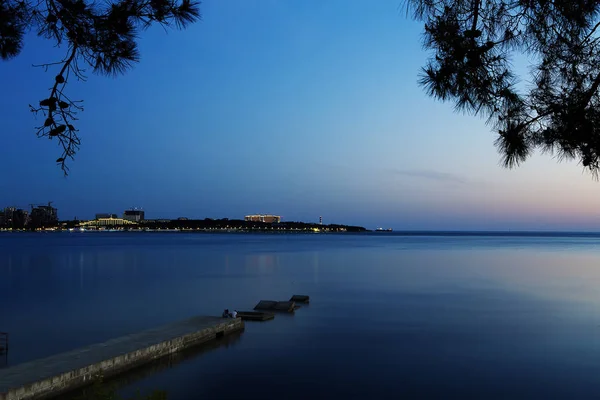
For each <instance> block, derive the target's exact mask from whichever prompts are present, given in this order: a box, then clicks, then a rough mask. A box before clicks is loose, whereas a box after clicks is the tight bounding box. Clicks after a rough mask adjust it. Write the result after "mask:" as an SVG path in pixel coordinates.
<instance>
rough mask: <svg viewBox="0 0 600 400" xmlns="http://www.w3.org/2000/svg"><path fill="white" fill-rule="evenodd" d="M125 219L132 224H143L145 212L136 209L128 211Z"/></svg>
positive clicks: (124, 216)
mask: <svg viewBox="0 0 600 400" xmlns="http://www.w3.org/2000/svg"><path fill="white" fill-rule="evenodd" d="M123 219H126V220H127V221H132V222H142V221H143V220H144V211H143V210H137V209H135V208H134V209H131V210H126V211H125V212H124V213H123Z"/></svg>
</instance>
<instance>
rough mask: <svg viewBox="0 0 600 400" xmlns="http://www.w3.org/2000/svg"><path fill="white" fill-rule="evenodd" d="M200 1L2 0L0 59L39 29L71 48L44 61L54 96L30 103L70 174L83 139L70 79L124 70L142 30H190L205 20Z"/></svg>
mask: <svg viewBox="0 0 600 400" xmlns="http://www.w3.org/2000/svg"><path fill="white" fill-rule="evenodd" d="M199 5H200V3H199V2H196V1H193V0H106V1H105V2H94V1H91V0H90V1H87V0H0V57H2V59H4V60H9V59H11V58H13V57H16V56H17V55H18V54H19V53H20V51H21V49H22V47H23V41H24V38H25V35H26V34H27V33H28V32H30V31H32V30H33V31H36V32H37V33H38V35H39V36H42V37H44V38H46V39H48V40H50V41H52V42H54V44H55V45H56V46H57V47H62V48H64V49H65V50H66V53H65V56H64V58H63V59H62V60H61V61H58V62H53V63H46V64H41V65H39V66H40V67H44V68H45V69H46V70H48V69H50V68H51V67H55V68H56V69H57V70H58V74H57V75H56V76H55V77H54V82H53V85H52V88H50V93H49V95H48V96H47V97H46V98H44V99H43V100H41V101H40V102H39V105H38V106H32V105H29V107H30V109H31V111H32V112H33V113H35V114H38V113H41V114H42V115H43V117H44V123H43V125H42V126H40V127H38V128H36V129H37V135H38V136H39V137H48V138H50V139H57V140H58V142H59V144H60V146H61V149H62V154H61V156H60V158H58V159H57V160H56V162H57V163H58V164H59V165H60V166H61V168H62V170H63V171H64V173H65V174H67V172H68V167H67V165H66V161H67V160H68V159H73V156H74V155H75V153H76V151H77V150H78V149H79V145H80V139H79V136H78V133H77V132H78V130H77V129H76V128H75V126H74V125H73V124H74V121H76V120H77V113H78V112H79V111H82V110H83V108H82V106H81V101H76V100H72V99H71V98H69V97H68V96H67V94H66V93H65V89H66V86H67V83H68V82H69V79H73V78H75V79H79V80H85V75H84V72H85V68H86V66H87V67H89V68H91V69H92V71H93V72H95V73H98V74H103V75H118V74H122V73H124V72H125V71H126V70H127V69H128V68H129V67H130V66H131V65H132V64H133V63H135V62H137V61H138V60H139V53H138V47H137V42H136V40H137V37H138V33H139V30H140V29H144V28H148V27H149V26H151V25H152V24H154V23H157V24H160V25H162V26H164V27H169V26H174V27H176V28H185V27H186V26H187V25H188V24H189V23H192V22H195V21H197V20H198V19H199V18H200V11H199Z"/></svg>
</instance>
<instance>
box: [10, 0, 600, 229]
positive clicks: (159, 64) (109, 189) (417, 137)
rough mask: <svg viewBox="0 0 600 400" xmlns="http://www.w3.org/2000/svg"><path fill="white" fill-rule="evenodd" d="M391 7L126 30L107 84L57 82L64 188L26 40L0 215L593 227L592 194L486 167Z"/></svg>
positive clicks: (268, 5)
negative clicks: (70, 106) (67, 149)
mask: <svg viewBox="0 0 600 400" xmlns="http://www.w3.org/2000/svg"><path fill="white" fill-rule="evenodd" d="M402 4H403V1H400V0H392V1H384V0H381V1H367V0H364V1H359V0H355V1H341V0H328V1H320V0H310V1H294V0H290V1H283V0H281V1H278V0H270V1H269V0H244V1H242V0H236V1H233V0H219V1H217V0H206V1H204V2H203V4H202V13H203V20H202V22H200V23H197V24H195V25H193V26H191V27H190V28H188V29H187V30H185V31H169V32H168V33H165V31H164V30H163V29H162V28H152V29H150V30H148V31H145V32H143V33H142V35H141V38H140V51H141V56H142V60H141V63H139V64H137V65H136V66H135V67H134V68H133V69H132V70H131V71H129V72H128V73H127V74H126V75H124V76H119V77H117V78H106V77H101V76H96V75H93V74H90V75H89V79H88V81H87V82H73V83H71V85H70V86H71V87H70V90H71V94H72V97H73V98H77V99H79V98H81V99H84V100H85V103H84V105H85V112H83V113H81V114H80V121H79V128H80V130H81V132H80V133H81V137H82V146H81V150H80V151H79V153H78V154H77V156H76V160H75V161H74V162H71V164H70V167H71V172H70V175H69V177H68V178H64V177H63V176H62V174H61V171H60V169H59V168H58V167H55V164H54V160H55V159H56V158H57V157H58V156H59V155H60V153H59V149H58V148H57V144H56V143H55V142H51V141H49V140H40V139H37V138H36V137H35V134H34V126H36V125H37V124H38V123H39V121H36V120H35V119H34V117H33V116H32V115H31V114H30V113H29V111H28V107H27V105H28V104H29V103H32V104H34V103H36V102H37V101H39V100H40V99H42V98H44V95H46V94H47V91H46V90H47V88H49V87H50V86H51V83H52V77H53V76H54V74H55V71H50V72H47V73H46V72H44V71H43V70H42V69H40V68H34V67H32V64H39V63H42V62H48V61H54V60H58V59H60V58H61V55H62V54H63V53H62V50H61V49H55V48H53V47H52V44H51V43H49V42H48V43H46V42H45V41H44V40H41V39H39V38H36V37H35V35H31V37H30V39H29V40H28V41H27V43H26V46H25V48H24V51H23V52H22V54H21V55H20V56H19V57H18V58H16V59H14V60H11V61H9V62H2V63H0V85H1V87H2V88H3V90H2V93H3V95H2V96H0V107H1V110H2V121H3V128H2V136H1V138H2V143H3V144H2V146H1V147H0V148H1V154H2V157H0V168H2V170H3V171H4V173H3V174H2V179H1V180H0V203H1V204H0V205H12V204H14V205H18V206H21V207H28V204H29V203H43V202H47V201H50V200H52V201H54V204H55V205H56V206H57V207H58V208H59V215H60V217H61V218H65V219H70V218H73V217H75V216H77V217H79V218H82V219H86V218H92V217H93V215H94V213H97V212H113V213H121V212H122V211H123V210H124V209H126V208H129V207H132V206H138V207H143V208H144V209H145V210H146V214H147V216H148V217H149V218H174V217H179V216H188V217H196V218H204V217H213V218H218V217H229V218H236V217H242V216H243V215H244V214H247V213H256V212H260V213H274V214H279V215H282V216H283V218H284V219H286V220H304V221H316V220H318V217H319V216H320V215H322V216H323V218H324V222H327V223H329V222H334V223H348V224H360V225H363V226H366V227H368V228H374V227H377V226H386V227H387V226H391V227H393V228H395V229H459V230H460V229H493V230H494V229H541V230H548V229H565V230H597V229H598V227H600V209H599V207H598V200H597V199H598V198H599V194H600V186H599V185H600V184H599V183H597V182H595V181H593V180H592V179H591V177H590V176H589V174H587V173H585V172H583V170H582V168H581V166H579V165H577V164H576V163H574V162H573V163H560V164H558V163H556V162H555V160H553V159H552V158H551V157H550V156H547V155H537V156H535V157H533V158H532V159H531V160H530V161H529V162H528V163H526V164H525V165H524V166H522V167H520V168H519V169H516V170H506V169H503V168H502V167H500V166H499V163H498V161H499V156H498V154H497V153H496V150H495V148H494V146H493V141H494V139H495V137H494V134H493V133H491V132H490V130H489V129H488V127H486V126H485V124H484V121H482V120H480V119H478V118H473V117H470V116H465V115H460V114H456V113H454V112H453V106H452V104H442V103H439V102H437V101H435V100H433V99H431V98H428V97H427V96H426V95H425V94H424V91H423V90H422V89H421V88H420V87H419V86H418V85H417V79H418V72H419V68H420V67H421V66H422V65H424V63H425V60H426V58H427V54H426V53H425V52H424V51H423V50H422V47H421V43H420V34H421V29H422V26H421V25H420V24H419V23H416V22H414V21H412V20H410V19H408V18H407V17H406V14H405V10H404V9H403V6H402Z"/></svg>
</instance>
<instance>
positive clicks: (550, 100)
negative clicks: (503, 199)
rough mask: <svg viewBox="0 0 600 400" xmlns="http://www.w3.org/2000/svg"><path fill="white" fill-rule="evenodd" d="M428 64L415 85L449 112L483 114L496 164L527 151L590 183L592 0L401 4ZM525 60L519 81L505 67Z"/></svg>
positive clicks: (598, 42) (598, 98) (596, 141)
mask: <svg viewBox="0 0 600 400" xmlns="http://www.w3.org/2000/svg"><path fill="white" fill-rule="evenodd" d="M407 5H408V9H409V11H411V12H413V13H414V14H413V15H414V18H415V19H417V20H419V21H423V22H424V24H425V29H424V35H423V38H424V39H423V43H424V46H425V48H426V49H429V50H430V51H431V57H430V59H429V60H428V62H427V64H426V66H425V67H424V68H423V71H422V76H421V79H420V83H421V84H422V85H423V87H424V88H425V89H426V91H427V93H428V94H429V95H431V96H433V97H434V98H437V99H440V100H442V101H450V102H453V103H454V105H455V107H456V109H457V110H460V111H464V112H468V113H472V114H479V115H484V116H485V117H487V118H488V122H489V123H490V124H491V125H492V126H493V128H494V130H495V131H496V132H497V134H498V137H497V140H496V145H497V147H498V150H499V152H500V154H501V156H502V161H503V164H504V165H505V166H507V167H514V166H516V165H519V164H520V163H521V162H523V161H524V160H526V159H527V158H528V156H530V155H531V154H532V152H533V151H534V150H536V149H538V150H542V151H545V152H549V153H551V154H554V155H556V156H558V158H559V159H562V158H566V159H575V160H577V161H579V162H580V163H581V164H582V165H583V166H584V167H585V168H587V169H589V170H590V171H591V172H592V173H593V174H594V175H595V176H597V173H598V170H599V168H600V165H599V156H600V95H599V92H598V89H599V86H600V35H599V34H598V33H599V27H600V18H599V11H600V1H597V0H579V1H574V0H513V1H511V0H507V1H500V0H407ZM515 57H522V59H527V60H528V62H529V63H530V68H529V71H527V72H525V73H520V74H519V73H518V71H516V70H515V68H514V66H513V64H511V61H512V60H514V59H515Z"/></svg>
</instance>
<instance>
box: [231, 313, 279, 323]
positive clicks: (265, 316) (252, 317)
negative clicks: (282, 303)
mask: <svg viewBox="0 0 600 400" xmlns="http://www.w3.org/2000/svg"><path fill="white" fill-rule="evenodd" d="M237 316H238V318H241V319H243V320H244V321H268V320H270V319H273V318H275V314H273V313H269V312H257V311H238V313H237Z"/></svg>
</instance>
